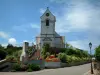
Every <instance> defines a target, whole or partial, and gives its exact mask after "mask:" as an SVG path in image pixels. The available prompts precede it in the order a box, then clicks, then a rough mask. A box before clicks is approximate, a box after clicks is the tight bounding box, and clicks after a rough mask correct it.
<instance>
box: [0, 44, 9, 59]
mask: <svg viewBox="0 0 100 75" xmlns="http://www.w3.org/2000/svg"><path fill="white" fill-rule="evenodd" d="M6 55H7V52H6V51H5V49H4V47H3V46H2V45H1V44H0V60H2V59H5V57H6Z"/></svg>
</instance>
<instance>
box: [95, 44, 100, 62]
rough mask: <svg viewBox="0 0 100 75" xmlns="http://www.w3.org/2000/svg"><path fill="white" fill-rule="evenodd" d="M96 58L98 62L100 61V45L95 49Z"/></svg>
mask: <svg viewBox="0 0 100 75" xmlns="http://www.w3.org/2000/svg"><path fill="white" fill-rule="evenodd" d="M95 56H96V59H97V60H98V61H100V45H99V46H98V47H97V48H95Z"/></svg>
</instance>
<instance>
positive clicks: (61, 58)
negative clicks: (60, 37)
mask: <svg viewBox="0 0 100 75" xmlns="http://www.w3.org/2000/svg"><path fill="white" fill-rule="evenodd" d="M58 58H59V59H60V60H61V62H63V63H66V59H67V58H66V54H65V53H59V54H58Z"/></svg>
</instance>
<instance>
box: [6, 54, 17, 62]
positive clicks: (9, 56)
mask: <svg viewBox="0 0 100 75" xmlns="http://www.w3.org/2000/svg"><path fill="white" fill-rule="evenodd" d="M6 59H7V60H8V61H13V60H16V58H15V57H14V56H13V55H8V56H6Z"/></svg>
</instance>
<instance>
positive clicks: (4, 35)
mask: <svg viewBox="0 0 100 75" xmlns="http://www.w3.org/2000/svg"><path fill="white" fill-rule="evenodd" d="M0 37H2V38H5V39H8V37H9V35H8V34H7V33H5V32H3V31H0Z"/></svg>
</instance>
